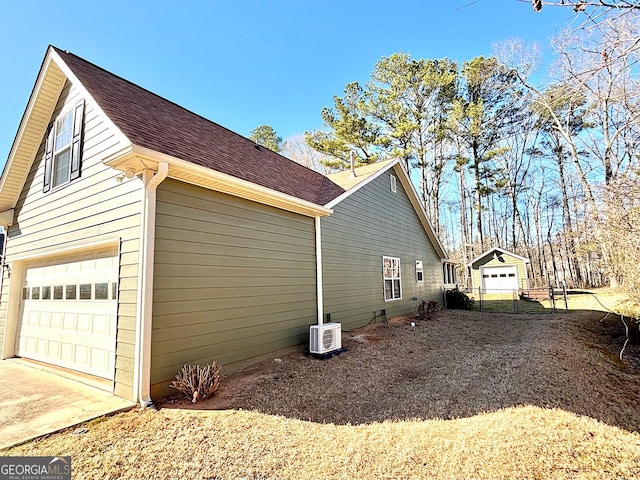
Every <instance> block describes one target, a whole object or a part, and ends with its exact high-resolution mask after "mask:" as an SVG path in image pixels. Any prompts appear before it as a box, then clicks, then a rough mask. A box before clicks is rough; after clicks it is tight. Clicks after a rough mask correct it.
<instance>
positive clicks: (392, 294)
mask: <svg viewBox="0 0 640 480" xmlns="http://www.w3.org/2000/svg"><path fill="white" fill-rule="evenodd" d="M382 276H383V277H384V300H385V302H388V301H390V300H399V299H401V298H402V282H401V281H400V259H399V258H396V257H382Z"/></svg>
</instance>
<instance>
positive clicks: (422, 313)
mask: <svg viewBox="0 0 640 480" xmlns="http://www.w3.org/2000/svg"><path fill="white" fill-rule="evenodd" d="M437 306H438V302H434V301H433V300H429V301H428V302H425V301H424V300H420V303H418V312H417V313H416V318H417V319H418V320H431V319H432V318H433V316H434V315H435V313H436V307H437Z"/></svg>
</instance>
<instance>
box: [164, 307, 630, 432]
mask: <svg viewBox="0 0 640 480" xmlns="http://www.w3.org/2000/svg"><path fill="white" fill-rule="evenodd" d="M602 317H603V314H602V313H601V312H593V311H582V312H580V311H577V312H571V313H558V314H548V315H510V314H490V315H488V314H482V313H478V312H465V311H444V312H439V313H438V315H437V318H436V319H435V320H432V321H420V322H418V323H417V325H416V326H415V327H411V326H410V325H409V323H408V322H409V320H410V319H401V321H399V322H390V324H389V325H387V324H377V325H373V326H370V327H366V328H364V329H361V330H359V331H356V332H351V333H344V334H343V344H344V346H345V347H346V348H347V349H348V351H347V352H346V353H344V354H342V355H339V356H336V357H333V358H331V359H329V360H318V359H313V358H309V357H306V356H305V355H303V353H301V352H296V353H292V354H289V355H286V356H282V357H280V358H275V359H270V360H266V361H263V362H261V363H259V364H257V365H254V366H252V367H249V368H247V369H245V370H243V371H241V372H238V373H235V374H232V375H229V376H228V377H225V378H223V380H222V386H221V388H220V390H219V393H218V395H216V396H215V397H214V398H211V399H205V400H203V401H200V402H198V403H197V404H195V405H194V404H192V403H191V402H189V401H187V400H184V399H183V398H182V397H178V396H174V397H171V398H168V399H164V400H163V401H160V402H159V407H160V408H180V409H198V410H218V409H244V410H253V411H257V412H261V413H266V414H273V415H282V416H286V417H288V418H295V419H301V420H309V421H313V422H320V423H335V424H351V425H354V424H367V423H371V422H383V421H385V420H408V419H423V420H427V419H453V418H462V417H472V416H474V415H478V414H480V413H486V412H494V411H498V410H500V409H504V408H508V407H514V406H521V405H532V406H537V407H541V408H558V409H562V410H566V411H569V412H573V413H576V414H579V415H586V416H589V417H591V418H593V419H596V420H599V421H601V422H604V423H607V424H609V425H612V426H617V427H620V428H623V429H625V430H627V431H631V432H636V431H639V430H640V408H639V407H638V403H639V400H640V361H639V359H640V347H639V346H638V345H629V346H627V348H626V349H625V353H624V356H623V360H622V361H621V360H619V358H618V353H619V351H620V348H621V347H622V344H623V338H622V337H621V333H622V329H621V327H622V325H621V324H620V323H619V322H618V321H617V320H615V319H614V318H607V319H605V320H603V321H601V319H602Z"/></svg>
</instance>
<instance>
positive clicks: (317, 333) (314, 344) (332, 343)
mask: <svg viewBox="0 0 640 480" xmlns="http://www.w3.org/2000/svg"><path fill="white" fill-rule="evenodd" d="M341 333H342V332H341V324H340V323H333V322H330V323H325V324H323V325H311V329H310V331H309V351H310V352H311V353H318V354H323V353H328V352H332V351H334V350H339V349H341V348H342V336H341Z"/></svg>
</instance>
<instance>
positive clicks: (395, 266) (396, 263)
mask: <svg viewBox="0 0 640 480" xmlns="http://www.w3.org/2000/svg"><path fill="white" fill-rule="evenodd" d="M392 276H393V278H399V277H400V260H398V259H397V258H394V259H393V275H392Z"/></svg>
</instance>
